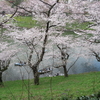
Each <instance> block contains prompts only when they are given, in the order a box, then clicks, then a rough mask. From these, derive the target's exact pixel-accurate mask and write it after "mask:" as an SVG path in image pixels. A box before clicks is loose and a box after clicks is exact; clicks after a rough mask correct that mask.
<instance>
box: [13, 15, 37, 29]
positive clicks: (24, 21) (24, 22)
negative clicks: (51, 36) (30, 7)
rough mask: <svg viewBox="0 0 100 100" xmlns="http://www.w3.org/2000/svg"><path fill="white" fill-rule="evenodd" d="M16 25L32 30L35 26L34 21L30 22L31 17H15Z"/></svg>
mask: <svg viewBox="0 0 100 100" xmlns="http://www.w3.org/2000/svg"><path fill="white" fill-rule="evenodd" d="M14 18H15V20H16V22H15V23H17V26H19V27H22V28H32V27H34V26H36V21H35V20H32V17H31V16H16V17H14Z"/></svg>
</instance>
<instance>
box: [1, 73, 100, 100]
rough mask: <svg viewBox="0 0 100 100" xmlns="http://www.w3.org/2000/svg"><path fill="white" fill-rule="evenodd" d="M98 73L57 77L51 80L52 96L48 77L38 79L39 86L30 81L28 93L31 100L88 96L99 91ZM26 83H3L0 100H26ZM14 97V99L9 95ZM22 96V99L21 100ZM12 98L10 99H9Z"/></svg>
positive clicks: (99, 74) (99, 75) (56, 99)
mask: <svg viewBox="0 0 100 100" xmlns="http://www.w3.org/2000/svg"><path fill="white" fill-rule="evenodd" d="M99 79H100V72H91V73H84V74H77V75H70V76H69V77H68V78H65V77H63V76H57V77H53V78H52V95H51V91H50V81H51V78H50V77H45V78H40V85H39V86H34V85H33V80H30V85H29V86H30V93H31V97H32V100H49V99H50V98H51V97H52V96H53V98H54V100H59V99H58V98H61V97H64V96H66V95H67V96H68V97H70V96H71V97H73V98H76V97H77V96H81V95H90V94H92V93H95V92H98V91H99V90H100V80H99ZM24 83H25V84H26V86H27V85H28V81H27V80H25V81H24V82H23V81H11V82H5V83H4V84H5V87H1V88H0V99H1V100H27V97H28V91H27V89H26V86H25V84H24ZM11 93H12V94H13V95H14V97H13V96H12V95H11ZM21 95H22V98H23V99H22V98H21ZM11 98H12V99H11ZM20 98H21V99H20Z"/></svg>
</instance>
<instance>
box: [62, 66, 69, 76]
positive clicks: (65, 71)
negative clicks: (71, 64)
mask: <svg viewBox="0 0 100 100" xmlns="http://www.w3.org/2000/svg"><path fill="white" fill-rule="evenodd" d="M63 68H64V76H65V77H68V71H67V68H66V65H63Z"/></svg>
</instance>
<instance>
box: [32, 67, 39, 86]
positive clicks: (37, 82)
mask: <svg viewBox="0 0 100 100" xmlns="http://www.w3.org/2000/svg"><path fill="white" fill-rule="evenodd" d="M33 74H34V85H39V73H38V69H37V67H34V68H33Z"/></svg>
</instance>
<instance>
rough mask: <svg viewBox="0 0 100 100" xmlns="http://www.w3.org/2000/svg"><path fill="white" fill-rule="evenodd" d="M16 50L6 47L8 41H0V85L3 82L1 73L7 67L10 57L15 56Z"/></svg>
mask: <svg viewBox="0 0 100 100" xmlns="http://www.w3.org/2000/svg"><path fill="white" fill-rule="evenodd" d="M16 53H17V50H11V49H8V43H6V42H0V85H2V84H3V81H2V74H3V72H4V71H6V70H7V69H8V67H9V64H10V61H11V58H12V57H13V56H15V54H16Z"/></svg>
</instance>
